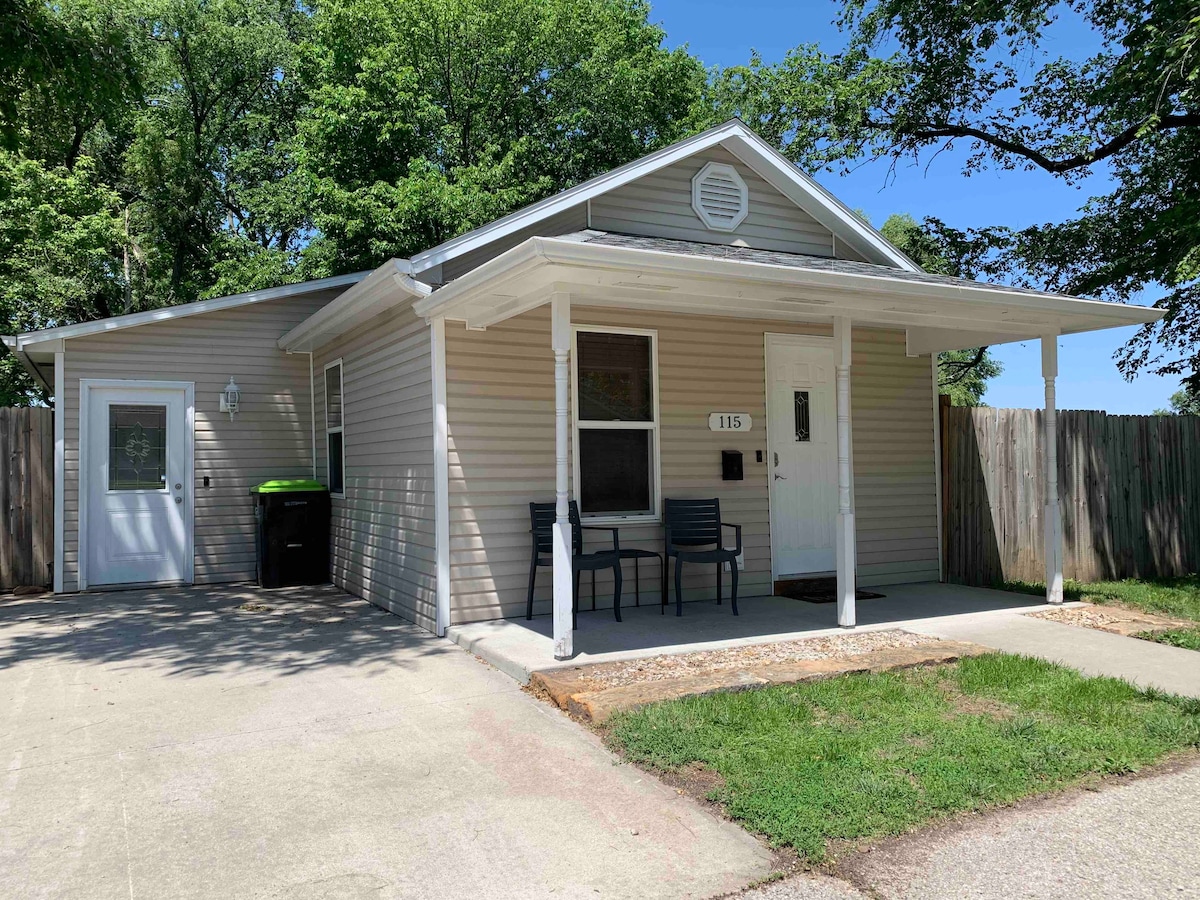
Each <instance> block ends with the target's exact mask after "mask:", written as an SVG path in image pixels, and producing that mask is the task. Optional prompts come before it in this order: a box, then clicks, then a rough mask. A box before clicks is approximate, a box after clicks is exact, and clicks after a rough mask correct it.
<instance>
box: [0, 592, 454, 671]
mask: <svg viewBox="0 0 1200 900" xmlns="http://www.w3.org/2000/svg"><path fill="white" fill-rule="evenodd" d="M451 652H458V651H457V649H456V648H453V647H452V645H450V644H449V643H446V642H443V641H439V640H437V639H436V638H434V637H433V636H432V635H431V634H430V633H429V632H427V631H424V630H422V629H420V628H418V627H416V626H415V625H412V624H410V623H408V622H405V621H404V620H402V619H400V618H399V617H397V616H394V615H392V614H390V613H388V612H385V611H383V610H381V609H378V608H376V607H374V606H371V605H370V604H368V603H366V602H365V601H363V600H359V599H358V598H356V597H352V596H351V595H349V594H347V593H345V592H344V591H342V590H340V589H338V588H335V587H333V586H332V585H321V586H314V587H298V588H280V589H276V590H266V589H263V588H260V587H258V586H257V585H253V584H236V585H212V586H201V587H173V588H157V589H151V590H137V591H110V592H106V593H87V594H72V595H68V596H65V597H53V596H49V595H47V596H44V597H33V598H4V599H0V670H4V669H8V668H11V667H13V666H16V665H19V664H28V663H34V664H39V663H41V664H53V663H65V662H80V663H98V664H108V665H116V666H121V665H129V666H137V667H143V666H147V665H150V666H153V667H154V668H157V669H159V670H160V671H162V672H163V673H164V674H167V675H176V676H179V675H182V676H197V675H206V674H212V673H215V672H232V671H238V670H244V669H252V668H259V669H264V670H268V671H270V672H271V673H272V674H274V675H294V674H298V673H302V672H310V671H313V670H315V669H320V668H322V667H329V666H352V667H356V668H358V669H360V670H365V672H366V673H367V674H369V673H370V672H371V671H373V670H380V671H382V670H383V669H385V668H389V669H390V668H394V667H396V666H401V667H404V666H405V665H412V664H414V663H415V661H416V660H417V659H418V658H419V657H422V656H431V655H440V654H445V653H451Z"/></svg>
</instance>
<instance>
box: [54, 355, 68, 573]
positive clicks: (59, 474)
mask: <svg viewBox="0 0 1200 900" xmlns="http://www.w3.org/2000/svg"><path fill="white" fill-rule="evenodd" d="M65 372H66V352H65V351H63V350H58V351H56V352H55V354H54V593H56V594H61V593H62V592H63V568H64V565H63V562H64V560H65V559H66V548H65V547H64V546H63V541H64V540H66V531H67V527H66V526H67V523H66V518H65V516H66V508H67V501H66V496H65V492H66V486H67V422H66V414H67V402H66V397H65V396H64V394H65V393H66V390H67V379H66V374H65Z"/></svg>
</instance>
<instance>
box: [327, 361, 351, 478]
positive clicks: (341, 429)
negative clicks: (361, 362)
mask: <svg viewBox="0 0 1200 900" xmlns="http://www.w3.org/2000/svg"><path fill="white" fill-rule="evenodd" d="M335 367H336V368H337V370H338V382H339V384H340V386H341V391H342V424H341V425H335V426H334V427H332V428H330V427H329V370H330V369H332V368H335ZM321 403H322V405H323V406H324V407H325V482H326V487H328V488H329V496H330V497H335V498H337V499H338V500H345V499H346V367H345V366H344V365H342V357H340V356H339V357H338V358H337V359H332V360H330V361H329V362H327V363H325V368H324V369H322V370H321ZM331 434H340V435H341V436H342V489H341V490H340V491H335V490H333V484H332V482H333V479H332V478H330V477H329V474H330V472H329V435H331Z"/></svg>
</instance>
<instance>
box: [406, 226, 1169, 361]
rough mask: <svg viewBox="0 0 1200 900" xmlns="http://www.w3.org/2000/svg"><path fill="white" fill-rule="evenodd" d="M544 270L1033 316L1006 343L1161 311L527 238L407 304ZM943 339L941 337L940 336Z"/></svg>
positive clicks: (470, 302)
mask: <svg viewBox="0 0 1200 900" xmlns="http://www.w3.org/2000/svg"><path fill="white" fill-rule="evenodd" d="M544 265H557V266H565V267H576V268H580V269H589V268H590V269H610V270H623V271H631V270H632V271H638V272H642V273H654V274H657V275H660V276H667V277H671V276H674V277H680V278H688V279H696V278H705V277H707V278H720V279H728V280H730V281H743V282H751V283H756V284H774V285H778V286H780V287H781V288H788V287H791V288H795V287H808V288H813V289H820V290H823V291H836V292H843V293H849V294H851V295H853V296H855V297H858V298H879V300H885V299H887V298H889V297H890V298H898V299H903V298H909V299H913V300H921V301H932V302H934V303H941V304H943V306H942V310H943V313H942V314H944V315H945V316H946V318H947V319H948V320H952V319H953V318H959V319H962V320H964V321H965V320H966V319H968V318H970V316H971V310H972V309H975V310H981V309H986V308H989V307H990V308H992V309H996V308H1001V309H1005V310H1012V311H1014V312H1017V313H1028V314H1032V315H1035V316H1037V317H1038V318H1039V319H1041V321H1040V322H1039V323H1037V324H1033V323H1028V322H1027V323H1020V322H1013V323H1012V327H1013V330H1012V331H1011V332H1004V335H1005V336H1007V337H1008V339H1010V340H1014V339H1022V340H1023V339H1026V338H1027V337H1029V335H1028V334H1024V333H1023V332H1026V331H1029V332H1031V333H1032V332H1033V331H1037V332H1038V333H1040V332H1041V331H1044V330H1045V329H1047V328H1048V327H1051V325H1050V324H1049V323H1050V322H1053V323H1055V324H1056V325H1057V326H1058V327H1059V330H1061V332H1062V333H1064V334H1066V333H1072V332H1074V331H1090V330H1095V329H1099V328H1112V327H1119V326H1122V325H1136V324H1144V323H1146V322H1154V321H1157V320H1158V319H1159V318H1161V317H1162V315H1163V311H1162V310H1158V309H1153V308H1149V307H1143V306H1127V305H1122V304H1117V303H1107V302H1103V301H1099V300H1083V299H1079V298H1074V297H1064V296H1061V295H1056V294H1034V293H1028V292H1023V291H1015V290H1012V289H1009V288H1006V287H1004V286H1000V285H988V284H979V285H975V284H963V285H957V284H937V283H934V282H925V281H912V280H909V279H902V278H895V277H888V276H884V275H865V274H854V273H847V272H829V271H825V270H817V269H804V268H799V267H795V266H782V265H775V264H771V263H760V262H750V261H746V260H731V259H713V258H708V257H702V256H688V255H683V254H678V253H670V252H666V251H661V250H644V249H634V248H630V247H612V246H607V245H601V244H591V243H586V242H581V241H575V240H568V239H563V238H530V239H528V240H526V241H524V242H522V243H521V244H519V245H517V246H516V247H514V248H512V249H511V250H508V251H506V252H505V253H502V254H500V255H499V256H497V257H494V258H493V259H491V260H488V261H487V262H486V263H484V264H483V265H481V266H479V267H478V268H476V269H474V270H472V271H471V272H469V273H468V274H466V275H464V276H463V277H462V278H459V279H457V280H456V281H453V282H451V283H450V284H448V285H446V286H445V287H443V288H440V289H439V290H437V291H434V292H433V293H432V294H430V295H429V296H428V297H426V298H425V299H423V300H420V301H418V302H417V303H416V304H415V312H416V313H417V314H418V315H420V316H424V317H426V318H430V317H432V316H446V317H447V318H451V319H455V318H459V317H461V316H462V315H463V311H464V310H466V309H468V308H470V309H471V311H472V312H473V313H477V312H478V306H479V304H480V303H481V302H486V299H487V297H488V296H489V295H492V296H495V295H502V294H504V291H503V290H502V288H503V287H504V285H505V284H506V283H509V282H512V281H513V280H515V279H521V278H528V277H529V276H530V275H531V274H532V273H533V272H534V270H536V269H538V268H540V267H541V266H544ZM810 312H811V310H810ZM935 314H937V309H936V308H935V309H930V310H927V311H926V314H925V315H926V317H928V316H930V315H935ZM1047 317H1048V318H1047ZM997 324H999V323H997ZM927 327H930V330H931V331H940V332H945V331H952V330H955V329H934V328H932V327H931V326H927ZM1019 332H1020V333H1019ZM998 336H999V335H998ZM945 337H946V335H945V334H942V335H941V336H940V338H945ZM940 338H939V339H940ZM915 345H916V342H915V341H914V346H915ZM968 346H977V345H976V344H969V345H968ZM940 349H946V348H945V347H943V348H940ZM926 352H928V351H926Z"/></svg>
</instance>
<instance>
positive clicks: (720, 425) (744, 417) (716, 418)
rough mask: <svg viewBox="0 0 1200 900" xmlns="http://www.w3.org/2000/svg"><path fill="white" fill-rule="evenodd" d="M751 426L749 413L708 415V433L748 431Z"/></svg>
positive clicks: (716, 413)
mask: <svg viewBox="0 0 1200 900" xmlns="http://www.w3.org/2000/svg"><path fill="white" fill-rule="evenodd" d="M752 424H753V423H752V421H751V419H750V414H749V413H742V412H715V413H709V414H708V430H709V431H749V430H750V426H751V425H752Z"/></svg>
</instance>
